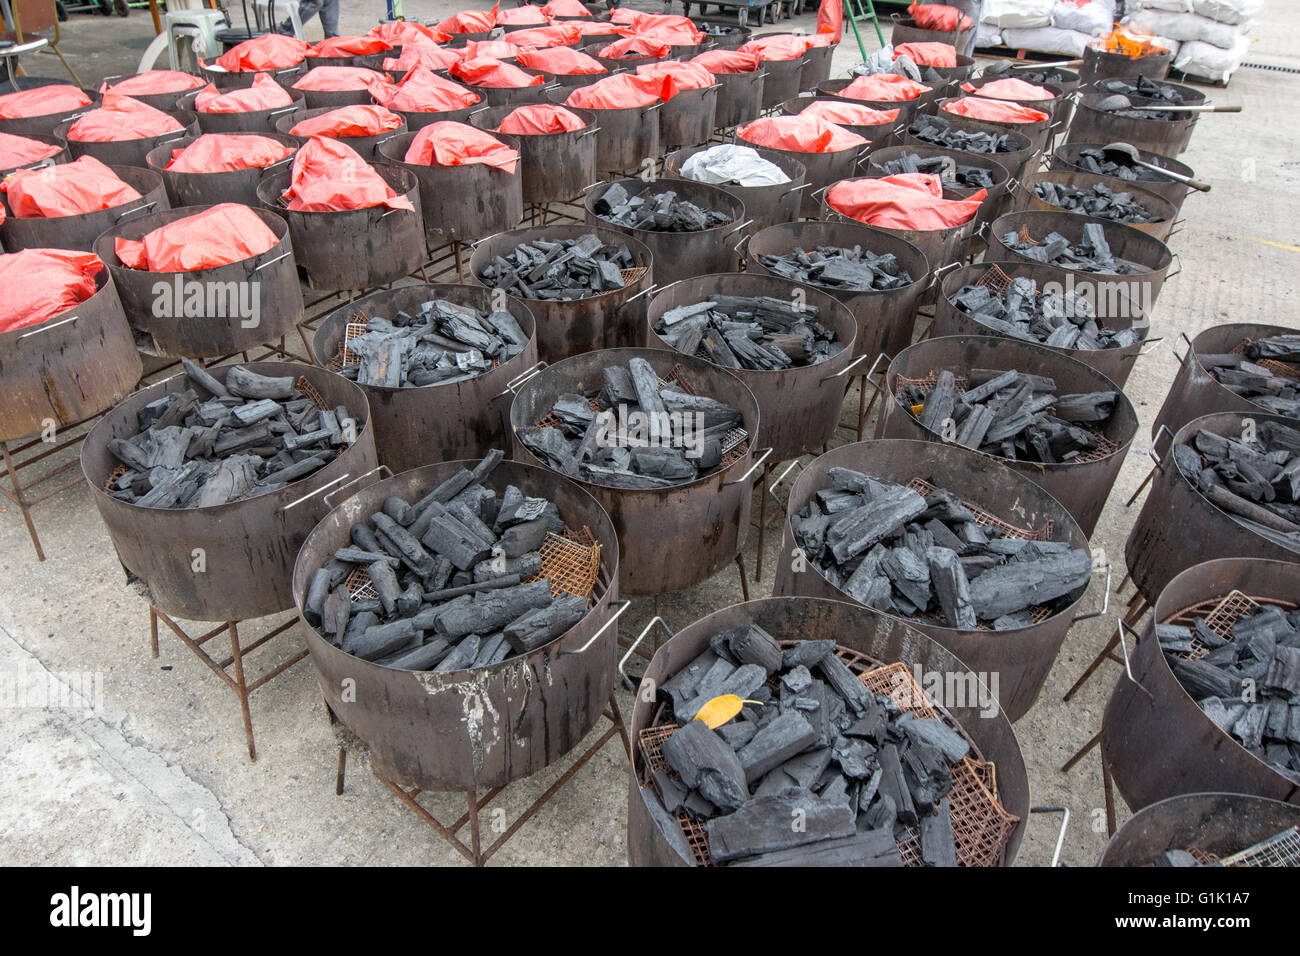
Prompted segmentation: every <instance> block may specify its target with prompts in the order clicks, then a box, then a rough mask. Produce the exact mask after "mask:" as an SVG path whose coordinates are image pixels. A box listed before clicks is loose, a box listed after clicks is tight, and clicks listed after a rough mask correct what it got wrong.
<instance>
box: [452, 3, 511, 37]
mask: <svg viewBox="0 0 1300 956" xmlns="http://www.w3.org/2000/svg"><path fill="white" fill-rule="evenodd" d="M500 6H501V4H500V3H495V4H493V5H492V9H491V10H462V11H460V13H453V14H452V15H451V16H449V17H448V18H447V19H446V20H443V21H442V22H441V23H439V24H438V26H437V27H436V29H437V30H439V31H440V32H442V33H483V32H484V31H487V30H491V29H492V28H493V27H494V26H496V25H497V8H498V7H500Z"/></svg>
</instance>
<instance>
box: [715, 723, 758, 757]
mask: <svg viewBox="0 0 1300 956" xmlns="http://www.w3.org/2000/svg"><path fill="white" fill-rule="evenodd" d="M758 729H759V727H758V724H756V723H754V722H753V721H752V720H744V719H738V720H729V721H727V723H725V724H723V725H722V726H721V727H719V728H717V731H718V734H719V735H721V737H722V739H723V740H725V741H726V742H727V744H728V745H729V746H730V747H731V749H732V750H734V751H736V752H737V753H739V752H740V749H741V748H742V747H744V746H745V744H747V743H749V742H750V741H751V740H753V739H754V735H755V734H756V733H758Z"/></svg>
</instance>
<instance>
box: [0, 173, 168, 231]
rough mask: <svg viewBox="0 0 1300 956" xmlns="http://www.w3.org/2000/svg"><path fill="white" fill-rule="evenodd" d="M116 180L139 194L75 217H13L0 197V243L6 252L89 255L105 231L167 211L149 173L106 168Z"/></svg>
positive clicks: (157, 181) (159, 182) (158, 182)
mask: <svg viewBox="0 0 1300 956" xmlns="http://www.w3.org/2000/svg"><path fill="white" fill-rule="evenodd" d="M110 168H111V169H112V170H113V172H114V173H116V174H117V176H118V178H119V179H121V180H122V181H123V182H124V183H126V184H127V185H128V186H130V187H131V188H132V189H134V190H135V191H136V192H138V193H139V194H140V198H139V199H132V200H130V201H129V202H124V203H122V204H121V205H120V206H112V207H110V208H108V209H96V210H95V211H94V212H84V213H78V214H77V215H75V216H28V217H21V218H20V217H17V216H14V215H13V213H12V212H11V211H10V209H9V204H8V202H7V201H5V200H4V199H3V198H2V197H0V209H2V210H3V212H4V221H3V222H0V241H3V243H4V248H5V251H6V252H18V251H19V250H20V249H83V250H86V251H90V249H91V248H92V247H93V246H94V243H95V239H96V238H97V237H98V236H99V235H100V233H102V232H103V231H104V230H106V229H111V228H112V227H113V226H116V225H117V224H119V223H122V222H126V221H128V220H129V219H131V218H132V217H134V216H139V215H143V214H144V213H147V212H155V211H161V210H164V209H168V208H170V207H169V205H168V202H167V190H166V189H164V188H163V178H162V176H160V175H158V173H156V172H154V171H153V170H151V169H141V168H140V167H138V166H112V167H110Z"/></svg>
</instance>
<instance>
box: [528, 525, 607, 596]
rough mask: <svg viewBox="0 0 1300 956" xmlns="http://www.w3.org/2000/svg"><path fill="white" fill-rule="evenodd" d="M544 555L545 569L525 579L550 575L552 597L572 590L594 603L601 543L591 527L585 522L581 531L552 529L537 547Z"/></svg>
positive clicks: (538, 578) (571, 592)
mask: <svg viewBox="0 0 1300 956" xmlns="http://www.w3.org/2000/svg"><path fill="white" fill-rule="evenodd" d="M537 550H538V553H539V554H540V555H541V556H542V570H541V571H540V572H539V573H538V574H535V575H533V576H532V577H531V578H528V579H527V580H526V581H525V582H524V583H525V584H527V583H528V582H530V581H539V580H541V579H542V578H548V579H549V580H550V582H551V597H559V596H560V595H561V594H571V595H573V596H574V597H580V598H586V599H587V603H588V605H590V604H591V603H592V598H593V596H594V592H595V588H596V577H597V575H599V574H600V545H599V544H597V543H596V536H595V535H594V534H592V533H591V529H590V528H588V527H587V526H586V525H583V527H582V530H581V531H569V530H567V529H566V530H565V532H564V534H555V533H554V532H548V533H547V535H546V539H545V540H544V541H543V542H542V546H541V547H540V548H538V549H537Z"/></svg>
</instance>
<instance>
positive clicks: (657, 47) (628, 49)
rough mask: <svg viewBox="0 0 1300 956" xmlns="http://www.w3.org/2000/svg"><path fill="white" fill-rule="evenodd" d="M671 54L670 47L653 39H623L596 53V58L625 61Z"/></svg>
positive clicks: (633, 37) (634, 37)
mask: <svg viewBox="0 0 1300 956" xmlns="http://www.w3.org/2000/svg"><path fill="white" fill-rule="evenodd" d="M671 52H672V45H671V44H668V43H665V42H664V41H663V40H658V39H655V38H654V37H638V36H631V37H624V38H623V39H621V40H615V41H614V42H613V43H611V44H609V45H608V46H603V47H601V48H600V49H599V50H597V51H596V56H603V57H604V58H605V59H607V60H626V59H634V58H637V57H646V56H659V57H663V56H667V55H668V54H669V53H671Z"/></svg>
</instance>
